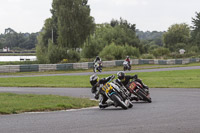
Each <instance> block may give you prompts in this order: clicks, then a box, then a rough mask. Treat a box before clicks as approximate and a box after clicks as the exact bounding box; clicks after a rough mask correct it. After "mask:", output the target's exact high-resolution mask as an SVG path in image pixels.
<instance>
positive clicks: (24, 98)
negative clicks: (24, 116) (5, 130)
mask: <svg viewBox="0 0 200 133" xmlns="http://www.w3.org/2000/svg"><path fill="white" fill-rule="evenodd" d="M97 105H98V102H97V101H92V100H89V99H87V98H72V97H67V96H56V95H32V94H23V95H22V94H12V93H0V114H18V113H22V112H36V111H55V110H67V109H78V108H86V107H91V106H97Z"/></svg>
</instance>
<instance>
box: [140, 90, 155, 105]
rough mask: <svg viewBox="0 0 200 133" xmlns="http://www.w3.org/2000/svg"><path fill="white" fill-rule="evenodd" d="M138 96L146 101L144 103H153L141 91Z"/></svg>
mask: <svg viewBox="0 0 200 133" xmlns="http://www.w3.org/2000/svg"><path fill="white" fill-rule="evenodd" d="M138 95H140V96H141V97H142V98H143V99H144V101H147V102H149V103H151V102H152V101H151V98H148V97H147V96H146V95H145V94H144V93H143V92H142V91H141V90H139V91H138Z"/></svg>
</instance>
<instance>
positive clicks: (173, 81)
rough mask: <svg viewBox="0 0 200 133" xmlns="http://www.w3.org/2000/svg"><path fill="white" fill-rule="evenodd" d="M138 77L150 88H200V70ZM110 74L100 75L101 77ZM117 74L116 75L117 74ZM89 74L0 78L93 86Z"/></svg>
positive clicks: (10, 83) (19, 83) (25, 83)
mask: <svg viewBox="0 0 200 133" xmlns="http://www.w3.org/2000/svg"><path fill="white" fill-rule="evenodd" d="M134 74H138V77H139V78H140V79H142V80H143V82H144V83H145V84H147V85H148V86H149V87H150V88H155V87H157V88H169V87H170V88H174V87H175V88H200V70H199V69H196V70H177V71H161V72H140V73H132V74H130V75H134ZM107 76H110V75H99V77H100V78H103V77H107ZM115 76H116V75H115ZM89 77H90V75H87V76H85V75H84V76H46V77H45V76H41V77H12V78H11V77H9V78H0V86H3V87H91V86H90V84H89Z"/></svg>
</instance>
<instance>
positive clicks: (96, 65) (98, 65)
mask: <svg viewBox="0 0 200 133" xmlns="http://www.w3.org/2000/svg"><path fill="white" fill-rule="evenodd" d="M93 71H94V72H95V73H96V72H97V71H99V72H101V71H102V62H101V61H97V62H95V63H94V66H93Z"/></svg>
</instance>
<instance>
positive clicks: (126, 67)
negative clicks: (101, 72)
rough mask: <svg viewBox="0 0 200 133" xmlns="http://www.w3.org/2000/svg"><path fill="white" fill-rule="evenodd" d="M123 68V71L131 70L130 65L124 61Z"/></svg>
mask: <svg viewBox="0 0 200 133" xmlns="http://www.w3.org/2000/svg"><path fill="white" fill-rule="evenodd" d="M123 66H124V71H126V70H129V71H130V70H131V65H129V64H128V61H124V62H123Z"/></svg>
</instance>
